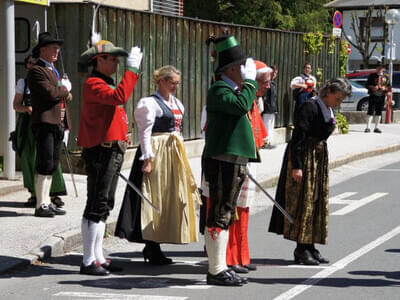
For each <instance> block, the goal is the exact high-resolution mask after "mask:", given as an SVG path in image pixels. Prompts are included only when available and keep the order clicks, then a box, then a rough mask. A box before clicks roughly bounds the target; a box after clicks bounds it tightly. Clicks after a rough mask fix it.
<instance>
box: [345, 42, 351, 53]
mask: <svg viewBox="0 0 400 300" xmlns="http://www.w3.org/2000/svg"><path fill="white" fill-rule="evenodd" d="M346 49H347V54H350V53H351V45H350V44H347V48H346Z"/></svg>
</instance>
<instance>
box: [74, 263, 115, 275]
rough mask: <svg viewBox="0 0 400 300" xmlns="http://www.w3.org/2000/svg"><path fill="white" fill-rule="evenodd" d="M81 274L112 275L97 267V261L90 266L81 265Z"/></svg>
mask: <svg viewBox="0 0 400 300" xmlns="http://www.w3.org/2000/svg"><path fill="white" fill-rule="evenodd" d="M79 273H81V274H86V275H96V276H106V275H110V272H109V271H108V270H106V269H104V268H103V267H102V266H99V265H97V264H96V262H95V261H94V262H93V263H92V264H91V265H89V266H85V265H84V264H81V270H80V271H79Z"/></svg>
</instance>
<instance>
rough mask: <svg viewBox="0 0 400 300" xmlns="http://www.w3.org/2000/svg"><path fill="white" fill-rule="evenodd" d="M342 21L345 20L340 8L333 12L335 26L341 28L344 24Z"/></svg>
mask: <svg viewBox="0 0 400 300" xmlns="http://www.w3.org/2000/svg"><path fill="white" fill-rule="evenodd" d="M342 22H343V16H342V13H341V12H340V11H338V10H337V11H335V13H334V14H333V26H335V27H336V28H340V27H341V26H342Z"/></svg>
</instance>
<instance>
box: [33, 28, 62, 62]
mask: <svg viewBox="0 0 400 300" xmlns="http://www.w3.org/2000/svg"><path fill="white" fill-rule="evenodd" d="M50 44H57V45H59V46H61V45H62V44H64V40H58V39H55V38H53V37H52V36H51V34H50V32H47V31H46V32H42V33H41V34H39V43H38V44H37V45H36V46H35V48H33V50H32V56H33V57H34V58H38V57H39V56H40V48H42V47H44V46H47V45H50Z"/></svg>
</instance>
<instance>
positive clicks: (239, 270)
mask: <svg viewBox="0 0 400 300" xmlns="http://www.w3.org/2000/svg"><path fill="white" fill-rule="evenodd" d="M228 267H229V268H231V269H232V270H233V271H235V273H249V270H248V269H247V268H245V267H242V266H241V265H233V266H228Z"/></svg>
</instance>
